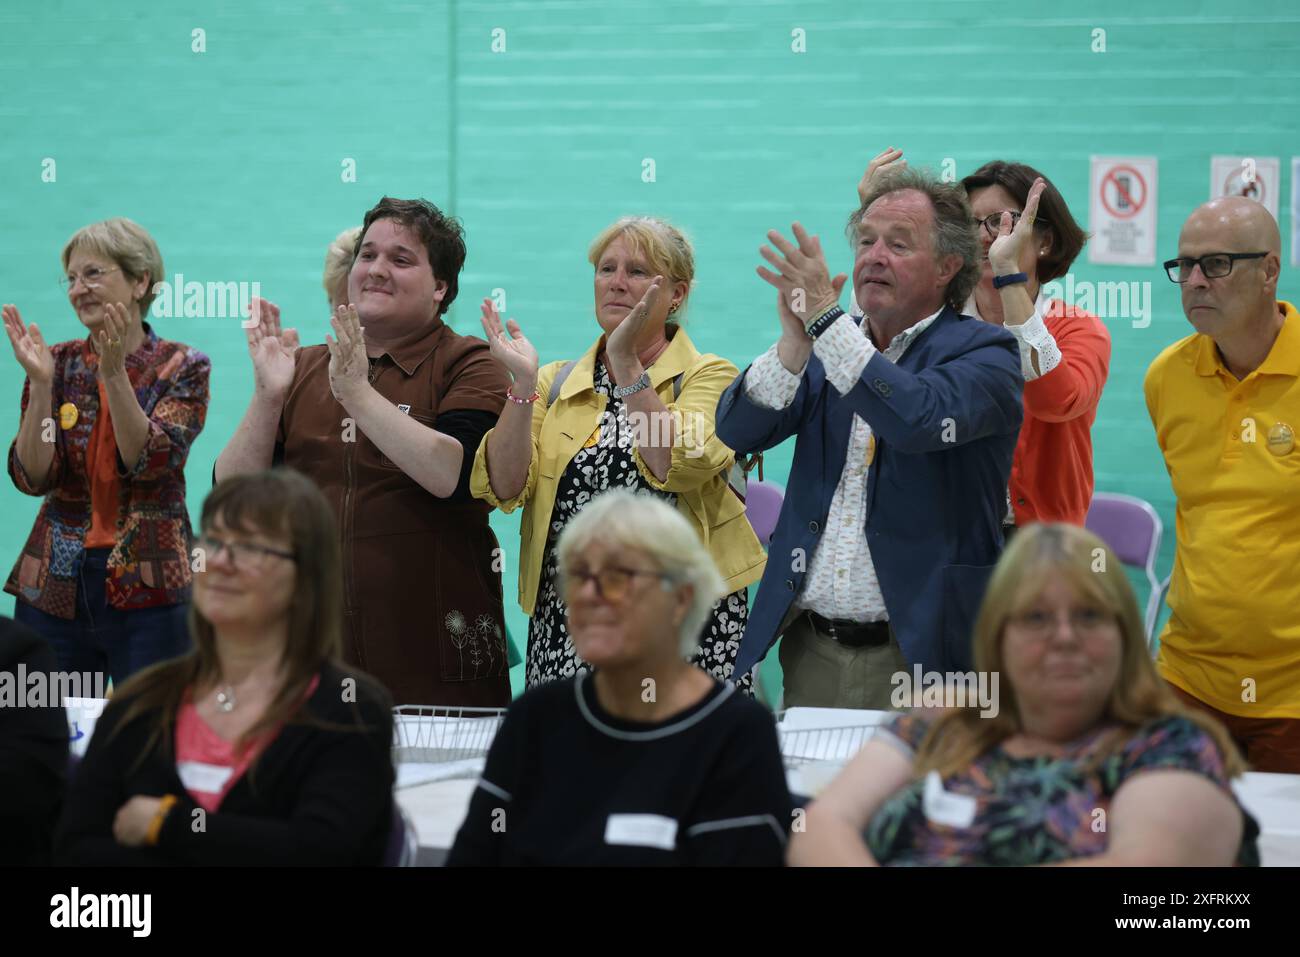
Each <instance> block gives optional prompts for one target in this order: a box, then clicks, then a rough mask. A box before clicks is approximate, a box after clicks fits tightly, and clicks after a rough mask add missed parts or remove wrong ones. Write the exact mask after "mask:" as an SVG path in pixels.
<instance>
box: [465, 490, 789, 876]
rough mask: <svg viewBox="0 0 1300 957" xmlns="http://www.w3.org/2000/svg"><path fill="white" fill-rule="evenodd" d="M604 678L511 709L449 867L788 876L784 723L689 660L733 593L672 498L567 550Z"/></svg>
mask: <svg viewBox="0 0 1300 957" xmlns="http://www.w3.org/2000/svg"><path fill="white" fill-rule="evenodd" d="M558 553H559V555H558V558H559V569H560V580H561V587H562V589H563V592H564V597H565V601H566V604H567V606H568V626H569V634H570V636H571V637H572V640H573V643H574V646H575V648H576V650H577V653H578V654H579V655H580V656H581V657H582V659H583V660H584V661H585V662H587V663H588V664H589V665H591V667H592V668H593V669H594V671H592V672H590V673H588V672H586V671H582V672H579V673H578V675H577V676H576V677H574V678H571V679H569V680H566V681H557V682H552V683H549V684H545V685H542V686H540V687H537V688H534V689H532V690H530V691H528V692H527V693H525V694H524V695H523V696H522V697H520V698H519V699H518V700H516V701H515V702H514V704H513V705H511V707H510V710H509V711H508V712H507V714H506V718H505V722H504V723H503V724H502V726H501V730H500V731H499V732H498V733H497V736H496V739H495V740H494V741H493V743H492V748H491V751H490V752H489V754H488V758H487V766H486V768H485V770H484V773H483V777H482V779H481V780H480V781H479V786H478V788H477V789H476V790H475V792H474V796H473V798H472V799H471V801H470V808H469V813H468V815H467V816H466V818H465V822H464V824H462V825H461V829H460V833H459V834H457V836H456V842H455V845H454V846H453V847H452V850H451V855H450V857H449V858H448V864H450V865H478V866H484V865H521V864H523V865H527V864H536V865H557V864H576V865H642V866H644V865H727V864H735V865H764V864H768V865H773V866H776V865H779V864H780V863H781V859H782V854H783V853H784V848H785V843H786V832H787V830H788V829H789V827H790V824H791V819H792V813H793V804H792V802H791V799H790V794H789V791H788V790H787V789H786V783H785V772H784V770H783V768H782V764H781V754H780V748H779V746H778V744H777V738H776V733H775V727H774V725H773V721H772V716H771V715H770V714H769V713H768V712H767V711H766V710H765V709H764V708H763V707H762V706H761V705H759V704H758V703H757V702H755V701H753V700H751V699H749V698H747V697H745V696H744V695H742V694H738V693H737V692H736V688H735V686H734V685H732V684H729V683H725V682H720V681H717V680H716V679H714V678H712V677H710V676H709V675H708V674H707V673H705V672H704V671H702V670H700V669H699V668H698V667H696V666H694V665H692V664H690V663H689V662H688V661H687V660H686V659H687V657H688V656H689V655H690V654H691V653H692V652H693V651H694V649H695V645H696V643H697V641H698V636H699V634H700V629H701V626H702V625H703V624H704V621H705V620H706V618H707V617H708V616H709V614H710V613H711V609H712V607H713V604H714V602H715V601H716V600H717V599H718V597H719V596H721V595H722V594H723V587H724V586H723V583H722V579H721V577H720V576H719V574H718V571H717V569H716V568H715V567H714V565H713V561H712V559H710V557H709V554H708V552H707V551H706V550H705V549H704V547H703V545H702V544H701V543H700V540H699V536H698V535H697V534H696V533H695V530H694V529H693V528H692V527H691V525H690V523H689V522H687V521H686V519H685V518H683V517H682V516H681V515H680V514H678V512H677V510H676V509H674V508H673V507H672V506H671V505H669V504H668V503H666V502H663V501H660V500H657V499H655V498H652V497H650V496H646V495H644V494H636V493H633V492H631V491H629V490H616V491H611V492H608V493H606V494H605V495H602V496H601V497H600V498H598V499H597V500H596V501H594V502H593V503H592V504H590V505H588V506H587V507H586V508H584V509H583V510H582V511H581V512H580V513H579V514H578V515H577V516H576V517H575V518H574V519H573V520H572V521H570V522H569V524H568V526H567V528H566V529H565V531H564V534H563V535H562V536H561V537H560V541H559V547H558Z"/></svg>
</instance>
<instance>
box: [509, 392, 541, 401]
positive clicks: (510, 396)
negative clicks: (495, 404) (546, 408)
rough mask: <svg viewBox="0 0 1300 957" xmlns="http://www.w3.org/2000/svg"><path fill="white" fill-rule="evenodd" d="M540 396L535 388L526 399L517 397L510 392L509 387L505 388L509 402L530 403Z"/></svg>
mask: <svg viewBox="0 0 1300 957" xmlns="http://www.w3.org/2000/svg"><path fill="white" fill-rule="evenodd" d="M541 397H542V394H541V393H540V392H538V391H537V390H536V389H534V390H533V394H532V395H530V396H529V397H528V398H526V399H520V398H517V397H516V396H515V394H514V393H513V392H511V391H510V390H509V389H506V398H507V399H509V400H510V401H511V402H513V403H514V404H515V405H531V404H532V403H534V402H536V401H537V400H538V399H540V398H541Z"/></svg>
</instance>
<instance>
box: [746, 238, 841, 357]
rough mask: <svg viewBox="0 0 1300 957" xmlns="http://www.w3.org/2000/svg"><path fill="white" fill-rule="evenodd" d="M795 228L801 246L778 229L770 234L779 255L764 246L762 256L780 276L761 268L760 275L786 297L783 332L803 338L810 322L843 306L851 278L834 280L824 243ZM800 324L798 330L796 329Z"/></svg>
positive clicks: (783, 311) (760, 250)
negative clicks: (827, 264)
mask: <svg viewBox="0 0 1300 957" xmlns="http://www.w3.org/2000/svg"><path fill="white" fill-rule="evenodd" d="M792 228H793V230H794V237H795V242H796V243H797V244H798V245H796V244H795V243H791V242H790V241H789V240H788V239H786V238H785V237H784V236H782V235H781V234H780V233H779V232H777V231H776V230H775V229H774V230H772V231H771V232H769V233H768V234H767V238H768V241H769V242H770V243H771V244H772V246H775V247H776V251H773V249H772V248H770V247H768V246H763V247H761V248H760V249H759V254H760V255H761V256H762V257H763V258H764V259H766V260H767V261H768V262H769V263H771V264H772V266H773V267H775V269H776V272H772V271H771V270H769V269H766V268H764V267H763V266H759V267H758V274H759V276H760V277H762V279H763V280H764V281H765V282H768V283H770V284H771V285H773V286H775V287H776V288H777V289H778V290H779V291H780V292H781V294H782V302H783V305H784V308H782V309H780V310H778V313H779V315H780V318H781V326H782V329H783V330H784V331H785V332H786V333H787V334H790V333H794V332H797V333H799V334H800V335H802V334H803V331H804V329H805V328H806V327H807V326H808V324H809V323H810V322H812V321H813V320H814V319H816V318H817V317H818V316H820V315H821V314H822V313H823V312H825V311H826V310H828V309H830V308H831V307H832V306H834V305H835V304H836V303H837V302H839V299H840V290H842V289H843V288H844V284H845V283H846V282H848V279H849V277H848V274H847V273H840V274H838V275H837V276H835V278H834V279H832V278H831V275H830V270H829V269H828V268H827V266H826V256H825V254H824V253H823V252H822V246H821V241H820V240H819V239H818V238H817V237H816V236H809V235H808V233H807V232H806V231H805V230H804V228H803V226H801V225H800V224H799V223H795V224H794V226H793V227H792ZM796 321H797V322H798V324H799V328H798V329H795V328H794V327H793V326H794V323H795V322H796Z"/></svg>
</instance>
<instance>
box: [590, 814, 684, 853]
mask: <svg viewBox="0 0 1300 957" xmlns="http://www.w3.org/2000/svg"><path fill="white" fill-rule="evenodd" d="M605 843H606V844H623V845H629V846H631V847H657V848H659V849H661V850H664V851H671V850H674V849H675V848H676V847H677V822H676V821H674V820H673V819H672V818H670V817H664V816H663V815H661V814H611V815H610V816H609V820H608V821H606V822H605Z"/></svg>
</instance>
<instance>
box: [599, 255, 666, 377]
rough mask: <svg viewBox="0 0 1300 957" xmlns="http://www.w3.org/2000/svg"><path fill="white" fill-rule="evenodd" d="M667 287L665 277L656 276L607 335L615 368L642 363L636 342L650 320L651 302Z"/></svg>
mask: <svg viewBox="0 0 1300 957" xmlns="http://www.w3.org/2000/svg"><path fill="white" fill-rule="evenodd" d="M665 288H666V287H665V285H664V277H663V276H655V278H654V280H653V281H652V282H651V283H650V288H649V289H647V290H646V291H645V295H644V296H642V297H641V301H640V302H638V303H637V304H636V305H635V306H633V307H632V311H631V312H629V313H628V314H627V315H626V316H624V317H623V321H622V322H620V323H619V324H618V325H617V326H616V327H615V328H614V331H613V332H611V333H610V334H609V335H608V336H606V337H605V354H606V355H608V356H609V362H610V365H611V366H612V367H613V368H614V369H629V368H633V367H635V366H637V365H639V364H640V359H639V357H638V356H637V349H636V344H637V342H638V341H639V340H640V338H641V333H642V332H643V331H644V330H645V327H646V324H647V323H648V322H649V321H650V308H651V303H652V302H654V299H655V297H656V296H658V295H659V290H661V289H665Z"/></svg>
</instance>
